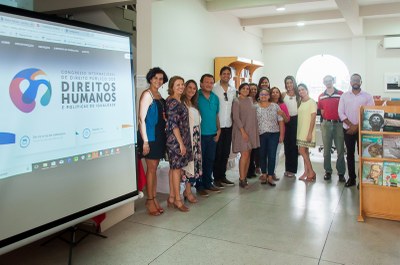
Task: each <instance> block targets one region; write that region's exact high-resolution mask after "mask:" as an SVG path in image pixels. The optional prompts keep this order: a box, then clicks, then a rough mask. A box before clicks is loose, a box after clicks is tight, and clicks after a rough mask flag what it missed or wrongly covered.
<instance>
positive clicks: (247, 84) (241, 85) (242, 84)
mask: <svg viewBox="0 0 400 265" xmlns="http://www.w3.org/2000/svg"><path fill="white" fill-rule="evenodd" d="M245 86H248V87H249V89H250V86H249V83H241V84H240V86H239V88H238V91H239V92H240V90H242V89H243V88H244V87H245Z"/></svg>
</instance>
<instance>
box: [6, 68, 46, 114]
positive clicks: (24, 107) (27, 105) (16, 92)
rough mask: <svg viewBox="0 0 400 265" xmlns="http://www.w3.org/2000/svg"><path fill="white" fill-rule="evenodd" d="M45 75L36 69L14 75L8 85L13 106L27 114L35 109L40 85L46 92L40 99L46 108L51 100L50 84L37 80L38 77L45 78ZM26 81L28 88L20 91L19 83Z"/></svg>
mask: <svg viewBox="0 0 400 265" xmlns="http://www.w3.org/2000/svg"><path fill="white" fill-rule="evenodd" d="M45 75H46V73H45V72H43V71H42V70H40V69H37V68H29V69H25V70H22V71H20V72H19V73H18V74H16V75H15V76H14V78H13V80H12V81H11V84H10V98H11V100H12V102H13V103H14V105H15V106H16V107H17V108H18V109H19V110H20V111H22V112H25V113H29V112H31V111H32V110H34V109H35V106H36V97H37V93H38V90H39V87H40V86H41V85H43V86H45V87H46V92H45V93H44V95H43V96H42V98H41V99H40V104H41V105H42V106H47V105H48V104H49V102H50V98H51V84H50V82H49V81H48V80H45V79H37V77H38V76H45ZM25 80H27V81H28V82H29V86H28V88H27V89H26V90H25V92H23V93H22V91H21V87H20V85H21V83H22V82H23V81H25Z"/></svg>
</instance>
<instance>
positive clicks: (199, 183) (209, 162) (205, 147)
mask: <svg viewBox="0 0 400 265" xmlns="http://www.w3.org/2000/svg"><path fill="white" fill-rule="evenodd" d="M214 137H215V134H214V135H202V136H201V158H202V160H203V161H202V166H203V175H202V176H201V177H200V178H198V179H197V180H196V189H198V190H204V189H207V188H209V187H211V184H212V178H211V174H212V170H213V166H214V160H215V151H216V147H217V143H216V142H215V141H214Z"/></svg>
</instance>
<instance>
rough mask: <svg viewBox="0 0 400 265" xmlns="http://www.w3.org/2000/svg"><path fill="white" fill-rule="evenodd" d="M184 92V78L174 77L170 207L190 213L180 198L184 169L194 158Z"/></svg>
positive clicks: (169, 134)
mask: <svg viewBox="0 0 400 265" xmlns="http://www.w3.org/2000/svg"><path fill="white" fill-rule="evenodd" d="M183 90H184V80H183V78H182V77H179V76H174V77H172V78H171V79H170V81H169V84H168V94H169V95H170V96H169V97H168V98H167V100H166V106H167V117H168V118H167V151H168V159H169V167H170V172H169V184H170V193H169V198H168V201H167V203H168V207H173V208H175V207H176V208H178V209H179V210H180V211H182V212H187V211H189V208H188V207H187V206H185V204H183V202H182V200H181V197H180V190H179V188H180V182H181V176H182V168H183V167H185V166H187V164H188V163H189V161H191V160H193V157H192V143H191V140H190V128H189V112H188V109H187V107H186V106H185V104H183V103H182V102H181V96H182V94H183Z"/></svg>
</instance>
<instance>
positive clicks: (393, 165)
mask: <svg viewBox="0 0 400 265" xmlns="http://www.w3.org/2000/svg"><path fill="white" fill-rule="evenodd" d="M383 164H384V165H383V186H388V187H400V183H399V182H400V181H399V178H400V163H399V162H384V163H383Z"/></svg>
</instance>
